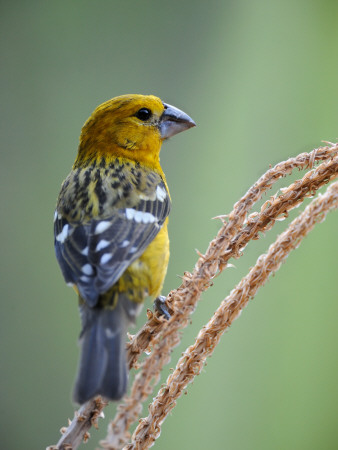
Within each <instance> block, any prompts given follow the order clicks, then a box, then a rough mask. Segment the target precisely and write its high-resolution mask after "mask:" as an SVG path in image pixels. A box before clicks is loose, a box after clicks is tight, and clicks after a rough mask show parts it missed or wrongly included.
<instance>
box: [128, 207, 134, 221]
mask: <svg viewBox="0 0 338 450" xmlns="http://www.w3.org/2000/svg"><path fill="white" fill-rule="evenodd" d="M135 213H136V211H135V209H133V208H126V217H127V219H128V220H131V219H133V218H134V216H135Z"/></svg>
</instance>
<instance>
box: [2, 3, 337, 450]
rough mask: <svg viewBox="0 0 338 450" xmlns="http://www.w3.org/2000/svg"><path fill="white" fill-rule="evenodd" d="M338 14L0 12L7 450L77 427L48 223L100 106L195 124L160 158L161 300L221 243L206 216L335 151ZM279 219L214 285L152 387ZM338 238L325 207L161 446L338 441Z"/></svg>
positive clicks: (243, 9)
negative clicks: (308, 155) (173, 112)
mask: <svg viewBox="0 0 338 450" xmlns="http://www.w3.org/2000/svg"><path fill="white" fill-rule="evenodd" d="M337 20H338V2H336V1H334V0H332V1H330V0H311V1H309V0H297V1H294V0H280V1H271V0H255V1H249V0H236V1H235V0H226V1H216V0H209V1H207V2H196V1H193V0H186V1H185V2H182V1H178V0H172V1H171V2H159V1H155V0H147V1H142V2H139V1H125V0H117V1H113V0H111V1H108V0H102V1H100V2H92V1H89V0H81V1H80V0H73V1H65V0H59V1H57V2H56V1H54V2H45V1H33V2H25V1H16V2H10V1H2V2H1V18H0V21H1V25H0V32H1V88H2V112H1V115H2V117H1V136H2V138H1V140H2V151H1V160H2V161H1V167H0V169H1V182H2V196H1V197H2V198H1V200H2V220H1V227H2V230H1V236H2V252H1V253H2V258H1V263H2V269H1V278H2V284H1V286H2V288H1V290H2V295H1V297H2V299H1V310H2V312H1V362H2V383H1V386H2V400H1V405H2V411H3V414H2V420H1V428H2V430H1V440H2V444H1V446H2V448H4V449H6V450H11V449H19V448H25V449H27V450H29V449H42V448H45V447H46V446H47V445H51V444H55V443H56V442H57V441H58V439H59V429H60V428H61V427H62V426H64V425H66V423H67V418H68V417H73V410H74V409H73V405H72V402H71V389H72V385H73V381H74V376H75V371H76V366H77V359H78V347H77V338H78V335H79V331H80V322H79V316H78V311H77V300H76V296H75V294H74V292H73V291H72V290H71V289H69V288H67V287H66V285H65V283H64V281H63V278H62V276H61V273H60V270H59V267H58V266H57V263H56V260H55V257H54V249H53V233H52V222H53V212H54V206H55V202H56V197H57V194H58V192H59V188H60V184H61V182H62V180H63V179H64V178H65V177H66V175H67V174H68V172H69V170H70V168H71V165H72V163H73V160H74V158H75V155H76V151H77V145H78V136H79V133H80V130H81V127H82V124H83V123H84V121H85V120H86V119H87V117H88V116H89V115H90V114H91V112H92V111H93V109H94V108H95V107H96V106H97V105H98V104H100V103H102V102H103V101H105V100H107V99H109V98H111V97H114V96H116V95H120V94H125V93H144V94H155V95H157V96H159V97H161V98H162V100H164V101H166V102H168V103H171V104H173V105H175V106H177V107H179V108H181V109H183V110H184V111H185V112H187V113H188V114H190V115H191V116H192V117H193V118H194V120H195V121H196V123H197V124H198V127H197V128H195V129H193V130H190V131H189V132H186V133H183V134H181V135H179V136H176V137H174V138H173V139H171V140H170V141H169V142H167V143H166V144H165V145H164V148H163V149H162V154H161V155H162V157H161V162H162V165H163V168H164V171H165V173H166V175H167V180H168V183H169V186H170V189H171V195H172V201H173V209H172V213H171V217H170V235H171V261H170V266H169V271H168V275H167V278H166V282H165V287H164V292H165V293H167V292H169V291H170V290H171V289H173V288H176V287H177V286H178V285H179V283H180V279H179V277H178V275H182V273H183V272H184V271H185V270H192V268H193V266H194V264H195V262H196V259H197V255H196V252H195V249H198V250H199V251H202V252H203V251H204V250H205V249H206V247H207V245H208V243H209V241H210V240H211V239H212V238H213V237H214V235H215V234H216V233H217V231H218V229H219V227H220V222H219V221H216V220H211V218H212V217H214V216H217V215H220V214H226V213H229V212H230V211H231V209H232V206H233V204H234V203H235V202H236V201H237V200H238V199H239V198H240V196H241V195H243V194H244V193H245V191H246V190H247V189H248V188H249V187H250V186H251V184H253V183H254V182H255V180H256V179H257V178H258V177H259V176H260V175H261V174H262V173H263V172H265V171H266V170H267V169H268V167H269V164H275V163H277V162H278V161H281V160H283V159H286V158H288V157H290V156H295V155H297V154H298V153H300V152H303V151H310V150H312V149H313V148H314V147H318V146H320V145H321V141H322V140H328V141H330V140H331V141H336V140H337V137H338V131H337V123H338V122H337V119H338V117H337V114H338V83H337V73H338V33H337ZM300 176H301V174H300V173H297V174H295V176H294V177H291V178H290V177H289V178H287V179H283V180H282V182H281V184H279V185H278V186H279V187H281V186H285V185H287V184H289V182H291V180H293V179H295V177H300ZM271 193H272V192H271ZM268 195H270V193H268ZM268 195H267V196H266V197H265V199H264V200H266V199H267V198H268ZM298 211H299V209H298V210H294V211H293V212H292V213H291V214H290V219H293V218H294V217H295V214H297V212H298ZM286 225H287V221H284V222H282V223H278V224H277V225H276V227H274V229H273V230H272V231H271V232H270V233H268V234H267V235H266V236H265V237H262V239H261V240H260V241H255V242H252V243H250V245H249V246H248V247H247V248H246V250H245V254H244V256H243V258H241V259H240V260H237V261H231V262H232V263H234V264H235V266H236V268H232V269H228V270H226V271H225V272H224V273H223V274H222V275H221V276H220V277H218V278H217V279H216V280H215V285H214V287H212V288H211V289H210V290H209V291H208V292H207V293H206V294H205V295H204V296H203V299H202V301H201V302H200V304H199V305H198V308H197V310H196V312H195V314H194V316H193V318H192V323H191V326H190V327H189V329H186V330H185V331H184V334H183V340H182V344H181V345H180V347H179V348H177V349H176V351H175V352H174V353H173V357H172V362H171V364H170V365H169V366H168V367H167V368H166V370H165V371H164V373H163V381H164V380H165V379H166V377H167V375H168V373H169V369H170V367H174V366H175V361H176V360H177V358H178V357H179V355H180V354H181V352H182V351H183V350H184V349H185V348H186V346H188V345H190V344H191V343H192V342H193V340H194V338H195V336H196V335H197V333H198V330H199V329H200V327H201V326H202V325H203V324H205V323H206V322H207V321H208V320H209V318H210V316H211V315H212V313H213V311H214V310H215V309H216V307H217V306H218V305H219V303H220V301H221V300H222V299H223V298H224V297H225V296H226V295H227V294H228V293H229V291H230V290H231V289H232V288H233V287H234V286H235V284H236V283H237V282H238V281H239V280H240V279H241V277H242V276H243V275H245V274H246V273H247V271H248V269H249V267H250V266H252V265H253V264H254V263H255V261H256V259H257V257H258V256H259V255H260V254H261V253H262V252H264V251H265V250H266V249H267V248H268V245H269V244H270V243H271V242H272V240H273V239H274V238H275V236H276V234H277V233H278V232H281V231H282V230H283V229H284V228H285V226H286ZM337 227H338V214H337V212H334V213H331V214H330V215H329V216H328V218H327V220H326V221H325V222H324V223H322V224H320V225H318V226H317V227H316V228H315V230H314V231H313V232H312V233H311V234H310V235H309V236H308V237H307V238H306V239H305V241H304V242H303V243H302V245H301V246H300V248H299V249H297V250H296V251H295V252H294V253H292V254H291V256H290V257H289V258H288V261H287V263H286V264H285V265H283V266H282V267H281V269H280V270H279V271H278V272H277V274H276V276H275V277H273V278H272V279H270V281H269V282H268V284H267V285H266V286H265V287H264V288H262V289H261V290H260V291H259V293H258V295H257V296H256V298H255V299H254V301H252V302H251V303H250V304H249V306H248V307H247V308H246V309H245V310H244V311H243V313H242V315H241V317H240V319H239V320H237V321H236V322H235V323H234V325H233V326H232V327H231V329H230V331H229V332H228V333H226V334H225V335H224V336H223V338H222V340H221V343H220V345H219V346H218V347H217V349H216V351H215V353H214V355H213V357H212V358H210V359H209V360H208V364H207V366H206V367H205V369H204V370H203V373H202V374H201V376H199V377H197V379H196V380H195V382H194V383H193V385H191V386H189V388H188V389H187V395H185V396H183V397H182V398H181V399H180V400H179V401H178V404H177V407H176V408H175V409H174V411H173V413H172V414H171V416H170V417H168V419H167V420H166V421H165V423H164V424H163V430H162V434H161V437H160V438H159V439H158V441H157V442H156V444H155V447H156V448H158V449H161V450H167V449H172V448H177V449H185V448H194V449H197V450H200V449H205V448H208V447H212V448H220V449H223V448H224V449H231V450H239V449H240V450H249V449H250V450H254V449H259V450H264V449H285V448H288V449H289V450H291V449H306V450H310V449H318V448H321V449H334V448H337V447H336V445H337V439H338V432H337V414H338V387H337V372H338V356H337V339H338V327H337V320H338V302H337V275H338V270H337V266H338V265H337ZM147 306H148V307H150V303H148V304H147ZM145 311H146V310H145V309H144V310H143V313H142V314H141V317H140V318H139V322H138V325H137V327H140V326H141V325H142V323H144V321H145V317H146V315H145ZM132 332H133V331H132ZM114 408H115V406H114V405H111V406H109V408H107V410H106V411H105V414H106V419H105V420H101V421H100V429H99V431H96V430H94V429H93V430H91V436H92V438H91V439H90V441H89V443H88V444H87V445H86V448H87V449H88V450H93V449H95V448H96V447H97V446H98V441H99V439H101V438H103V437H104V436H105V435H106V428H107V424H108V419H109V418H112V417H113V415H114ZM143 413H144V414H146V413H147V410H146V407H145V408H144V411H143Z"/></svg>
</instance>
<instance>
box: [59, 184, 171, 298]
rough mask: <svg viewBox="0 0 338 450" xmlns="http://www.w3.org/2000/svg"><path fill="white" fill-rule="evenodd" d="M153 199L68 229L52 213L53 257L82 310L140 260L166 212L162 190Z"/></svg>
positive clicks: (161, 187)
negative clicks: (82, 302) (83, 303)
mask: <svg viewBox="0 0 338 450" xmlns="http://www.w3.org/2000/svg"><path fill="white" fill-rule="evenodd" d="M156 192H157V195H156V198H155V199H151V200H150V199H140V201H139V202H138V203H137V205H136V206H133V207H132V208H119V209H116V210H114V212H113V214H112V215H110V216H109V217H107V218H104V219H92V220H91V221H89V222H87V223H85V224H82V223H79V222H74V223H71V222H69V221H68V220H67V219H66V218H65V217H63V216H62V215H61V214H59V213H58V212H57V211H56V213H55V222H54V234H55V252H56V256H57V259H58V262H59V264H60V267H61V270H62V273H63V276H64V278H65V280H66V282H67V283H70V284H75V285H76V286H77V288H78V290H79V293H80V295H81V297H82V298H83V299H84V300H86V302H87V303H88V305H90V306H95V304H96V302H97V300H98V297H99V295H100V294H103V293H105V292H106V291H107V290H108V289H109V288H110V287H111V286H112V285H113V284H114V283H116V281H117V280H118V279H119V278H120V277H121V275H122V274H123V272H124V271H125V270H126V269H127V267H128V266H129V265H130V264H131V263H132V262H133V261H135V260H136V259H137V258H138V257H139V256H141V255H142V253H143V252H144V250H145V249H146V247H147V246H148V245H149V244H150V242H151V241H152V240H153V239H154V238H155V236H156V235H157V233H158V232H159V230H160V229H161V227H162V225H163V223H164V221H165V219H166V217H167V216H168V214H169V211H170V206H171V203H170V198H169V195H168V193H167V191H166V188H165V185H164V183H163V182H161V183H160V184H159V185H158V186H157V191H156Z"/></svg>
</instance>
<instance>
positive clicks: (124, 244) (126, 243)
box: [120, 239, 130, 248]
mask: <svg viewBox="0 0 338 450" xmlns="http://www.w3.org/2000/svg"><path fill="white" fill-rule="evenodd" d="M129 244H130V241H128V239H125V240H124V241H123V242H122V244H121V245H120V247H122V248H124V247H128V245H129Z"/></svg>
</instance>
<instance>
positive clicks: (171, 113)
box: [159, 103, 196, 139]
mask: <svg viewBox="0 0 338 450" xmlns="http://www.w3.org/2000/svg"><path fill="white" fill-rule="evenodd" d="M163 105H164V112H163V114H162V116H161V118H160V124H159V128H160V133H161V137H162V139H168V138H170V137H171V136H174V135H175V134H177V133H180V132H181V131H184V130H188V129H189V128H192V127H195V126H196V124H195V122H194V121H193V120H192V118H191V117H189V116H188V114H186V113H185V112H183V111H181V110H180V109H178V108H175V106H171V105H168V104H167V103H163Z"/></svg>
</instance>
